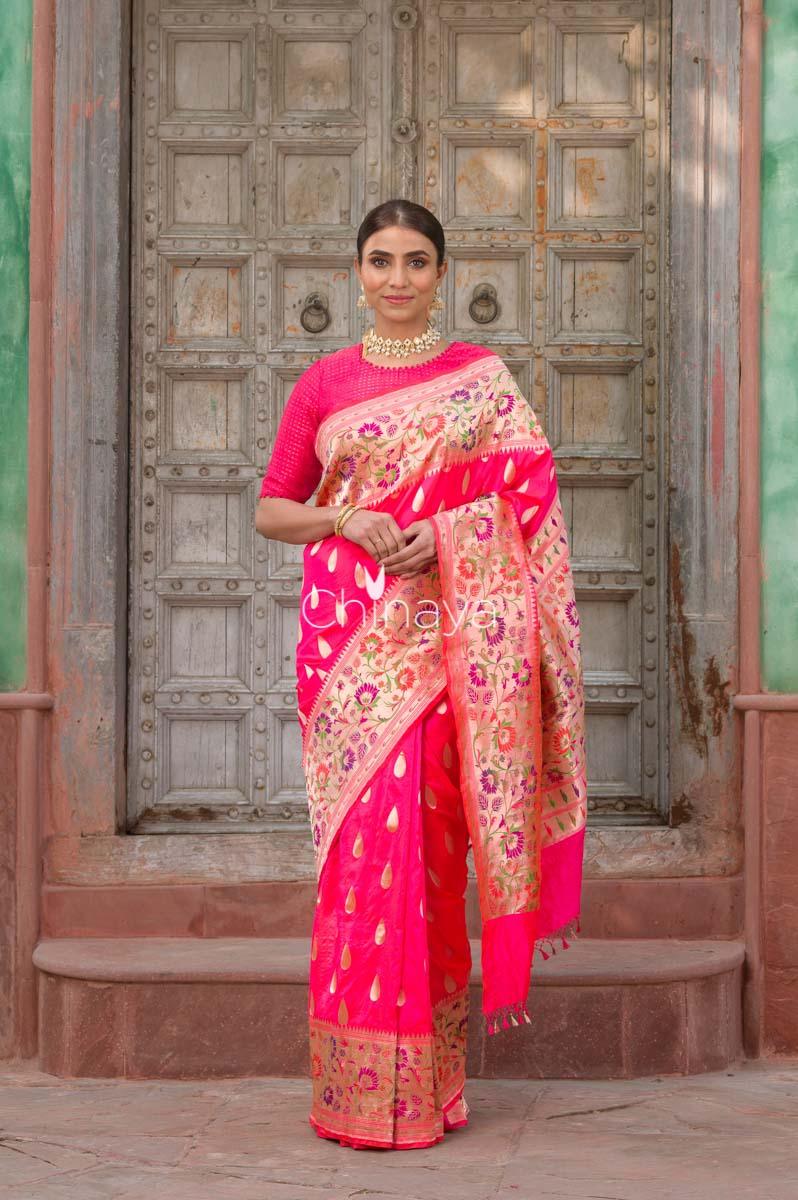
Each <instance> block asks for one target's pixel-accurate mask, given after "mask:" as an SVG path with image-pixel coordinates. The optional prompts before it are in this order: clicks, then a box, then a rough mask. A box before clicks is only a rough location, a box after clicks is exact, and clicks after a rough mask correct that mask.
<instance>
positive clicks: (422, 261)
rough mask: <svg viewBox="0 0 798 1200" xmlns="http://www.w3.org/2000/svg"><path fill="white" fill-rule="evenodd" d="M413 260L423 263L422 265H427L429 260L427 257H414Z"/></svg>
mask: <svg viewBox="0 0 798 1200" xmlns="http://www.w3.org/2000/svg"><path fill="white" fill-rule="evenodd" d="M412 261H413V262H417V263H421V265H422V267H425V266H426V265H427V260H426V258H414V259H413V260H412Z"/></svg>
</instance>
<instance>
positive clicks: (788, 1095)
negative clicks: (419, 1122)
mask: <svg viewBox="0 0 798 1200" xmlns="http://www.w3.org/2000/svg"><path fill="white" fill-rule="evenodd" d="M466 1097H467V1100H468V1102H469V1105H470V1107H471V1123H470V1125H469V1126H468V1127H467V1128H466V1129H461V1130H457V1131H453V1132H451V1133H449V1134H447V1135H446V1137H445V1139H444V1141H443V1142H441V1143H439V1145H437V1146H435V1147H432V1148H431V1149H429V1150H407V1151H397V1152H385V1151H360V1152H357V1151H353V1150H346V1149H342V1148H341V1147H340V1146H339V1145H338V1144H337V1143H334V1142H329V1141H323V1140H322V1139H320V1138H318V1137H317V1136H316V1135H315V1134H314V1133H313V1131H312V1130H311V1129H310V1126H309V1125H308V1123H307V1109H308V1098H309V1083H308V1081H307V1080H304V1079H260V1078H258V1079H243V1080H242V1079H230V1080H222V1081H214V1082H210V1083H194V1082H173V1081H167V1082H161V1081H158V1082H155V1081H125V1080H123V1081H115V1080H114V1081H106V1080H90V1079H80V1080H71V1081H66V1080H61V1079H58V1078H56V1077H55V1076H52V1075H45V1074H43V1073H42V1072H40V1071H38V1070H35V1069H32V1068H27V1067H25V1068H8V1067H6V1068H5V1069H4V1068H2V1067H0V1197H9V1198H16V1200H350V1198H354V1197H370V1198H371V1200H387V1198H389V1197H392V1198H394V1200H483V1198H485V1200H487V1198H488V1197H499V1198H501V1200H505V1198H506V1197H518V1198H519V1200H526V1198H527V1197H528V1198H529V1200H533V1198H534V1200H537V1198H540V1200H543V1198H548V1197H567V1198H568V1200H665V1198H667V1200H671V1198H674V1200H676V1198H677V1197H678V1200H699V1198H700V1200H754V1198H756V1200H795V1198H796V1197H798V1062H793V1061H790V1062H787V1061H780V1062H774V1061H773V1060H771V1061H770V1062H766V1063H745V1064H742V1065H740V1066H737V1067H735V1068H733V1069H730V1070H728V1071H723V1072H719V1073H717V1074H710V1075H698V1076H690V1077H664V1078H660V1077H653V1078H649V1079H643V1080H633V1081H619V1082H610V1083H605V1082H590V1083H584V1082H578V1081H572V1080H562V1081H560V1080H554V1081H543V1082H541V1081H538V1080H529V1081H518V1080H514V1081H491V1080H474V1081H472V1082H470V1083H469V1084H468V1086H467V1089H466Z"/></svg>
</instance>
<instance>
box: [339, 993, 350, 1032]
mask: <svg viewBox="0 0 798 1200" xmlns="http://www.w3.org/2000/svg"><path fill="white" fill-rule="evenodd" d="M348 1020H349V1009H348V1008H347V1007H346V1000H344V999H343V997H342V998H341V1003H340V1004H339V1005H338V1024H339V1025H346V1023H347V1021H348Z"/></svg>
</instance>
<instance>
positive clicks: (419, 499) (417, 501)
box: [410, 487, 424, 512]
mask: <svg viewBox="0 0 798 1200" xmlns="http://www.w3.org/2000/svg"><path fill="white" fill-rule="evenodd" d="M410 507H411V508H412V510H413V512H421V510H422V508H423V507H424V489H423V487H420V488H419V489H418V491H417V492H416V494H415V496H414V497H413V503H412V504H411V505H410Z"/></svg>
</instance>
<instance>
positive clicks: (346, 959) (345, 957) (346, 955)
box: [341, 942, 352, 971]
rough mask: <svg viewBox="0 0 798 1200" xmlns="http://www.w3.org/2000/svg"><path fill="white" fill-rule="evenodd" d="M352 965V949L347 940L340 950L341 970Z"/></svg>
mask: <svg viewBox="0 0 798 1200" xmlns="http://www.w3.org/2000/svg"><path fill="white" fill-rule="evenodd" d="M351 966H352V951H351V950H350V949H349V942H347V943H346V945H345V946H344V948H343V950H342V951H341V970H342V971H348V970H349V968H350V967H351Z"/></svg>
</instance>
